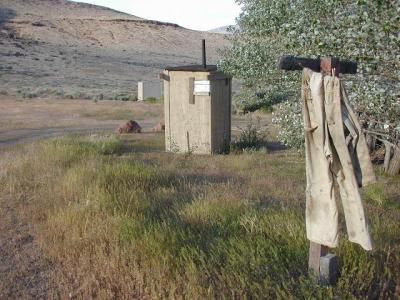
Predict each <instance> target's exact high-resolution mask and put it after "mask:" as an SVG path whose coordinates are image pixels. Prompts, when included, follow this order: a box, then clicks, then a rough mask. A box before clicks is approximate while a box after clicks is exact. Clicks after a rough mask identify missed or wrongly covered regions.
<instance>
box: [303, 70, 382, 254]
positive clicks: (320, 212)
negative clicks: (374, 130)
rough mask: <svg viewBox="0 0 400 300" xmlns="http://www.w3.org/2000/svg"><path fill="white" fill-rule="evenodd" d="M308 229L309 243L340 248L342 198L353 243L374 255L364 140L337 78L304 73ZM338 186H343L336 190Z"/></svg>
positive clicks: (368, 165) (371, 176)
mask: <svg viewBox="0 0 400 300" xmlns="http://www.w3.org/2000/svg"><path fill="white" fill-rule="evenodd" d="M302 99H303V114H304V127H305V145H306V173H307V189H306V201H307V203H306V227H307V237H308V239H309V240H311V241H313V242H315V243H318V244H322V245H326V246H329V247H336V246H337V245H338V210H337V206H336V200H335V193H337V192H339V194H340V197H341V199H342V205H343V209H344V214H345V218H346V225H347V232H348V235H349V240H350V241H352V242H355V243H358V244H360V245H361V246H362V247H363V248H364V249H366V250H371V249H372V245H371V239H370V235H369V232H368V226H367V221H366V219H365V215H364V209H363V205H362V200H361V195H360V192H359V187H361V186H365V185H367V184H369V183H372V182H375V175H374V172H373V168H372V164H371V161H370V157H369V153H368V149H367V146H366V143H365V139H364V135H363V134H362V132H361V127H360V125H359V122H358V120H357V116H356V115H355V114H354V112H353V110H352V109H351V107H350V105H349V102H348V99H347V95H346V92H345V90H344V87H343V85H342V83H341V81H340V79H339V78H337V77H332V76H323V75H322V74H321V73H315V72H313V71H311V70H309V69H305V70H304V72H303V89H302ZM335 182H336V183H337V186H338V191H337V188H336V187H335Z"/></svg>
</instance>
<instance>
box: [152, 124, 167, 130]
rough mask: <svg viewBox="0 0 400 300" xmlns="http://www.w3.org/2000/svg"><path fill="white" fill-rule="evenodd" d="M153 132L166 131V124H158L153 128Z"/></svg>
mask: <svg viewBox="0 0 400 300" xmlns="http://www.w3.org/2000/svg"><path fill="white" fill-rule="evenodd" d="M153 131H154V132H163V131H165V124H164V123H161V122H159V123H157V124H156V125H155V126H154V127H153Z"/></svg>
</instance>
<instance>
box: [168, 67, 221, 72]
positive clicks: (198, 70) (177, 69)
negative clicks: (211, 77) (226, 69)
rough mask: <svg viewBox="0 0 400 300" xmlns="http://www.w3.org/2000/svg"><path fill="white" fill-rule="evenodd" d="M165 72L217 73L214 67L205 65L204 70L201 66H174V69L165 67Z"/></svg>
mask: <svg viewBox="0 0 400 300" xmlns="http://www.w3.org/2000/svg"><path fill="white" fill-rule="evenodd" d="M165 70H167V71H188V72H212V71H217V70H218V68H217V66H216V65H207V66H206V68H204V66H203V65H188V66H175V67H166V68H165Z"/></svg>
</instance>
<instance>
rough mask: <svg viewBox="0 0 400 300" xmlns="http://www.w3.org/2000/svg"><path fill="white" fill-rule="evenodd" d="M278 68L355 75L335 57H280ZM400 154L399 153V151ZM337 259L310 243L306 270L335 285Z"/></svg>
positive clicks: (350, 64)
mask: <svg viewBox="0 0 400 300" xmlns="http://www.w3.org/2000/svg"><path fill="white" fill-rule="evenodd" d="M278 64H279V68H280V69H282V70H286V71H294V70H302V69H303V68H310V69H311V70H313V71H314V72H321V73H323V74H327V75H332V74H334V75H335V76H337V77H339V74H355V73H357V63H355V62H352V61H341V60H339V59H338V58H335V57H325V58H322V59H309V58H303V57H295V56H287V55H285V56H282V57H281V58H280V60H279V63H278ZM399 154H400V151H399ZM337 268H338V257H337V256H336V255H334V254H330V253H329V248H328V247H327V246H324V245H321V244H317V243H314V242H311V241H310V250H309V257H308V270H309V272H310V274H311V275H312V276H313V277H314V278H315V279H316V280H317V281H318V283H320V284H335V283H336V281H337Z"/></svg>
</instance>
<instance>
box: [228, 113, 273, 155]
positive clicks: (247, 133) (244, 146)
mask: <svg viewBox="0 0 400 300" xmlns="http://www.w3.org/2000/svg"><path fill="white" fill-rule="evenodd" d="M240 131H241V132H240V135H239V137H238V139H237V140H235V141H233V142H232V143H231V151H232V152H253V151H258V150H260V149H263V150H266V140H265V134H264V133H263V132H262V130H261V126H260V119H259V118H258V119H257V122H256V123H254V122H253V120H250V122H249V123H248V124H247V125H246V127H244V128H240Z"/></svg>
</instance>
